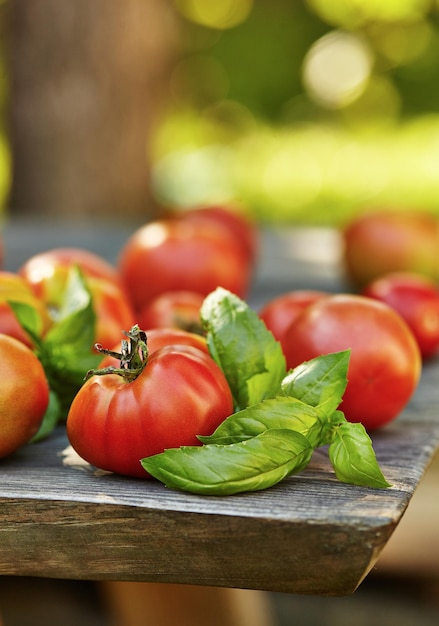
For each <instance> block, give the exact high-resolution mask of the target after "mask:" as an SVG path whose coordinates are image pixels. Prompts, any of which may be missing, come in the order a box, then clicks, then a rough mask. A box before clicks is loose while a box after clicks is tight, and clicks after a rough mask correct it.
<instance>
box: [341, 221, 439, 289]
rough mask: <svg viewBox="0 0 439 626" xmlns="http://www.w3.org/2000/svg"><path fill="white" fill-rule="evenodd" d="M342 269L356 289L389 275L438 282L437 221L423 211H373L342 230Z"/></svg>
mask: <svg viewBox="0 0 439 626" xmlns="http://www.w3.org/2000/svg"><path fill="white" fill-rule="evenodd" d="M343 241H344V257H343V259H344V266H345V269H346V272H347V275H348V277H349V278H350V279H351V280H352V281H353V282H354V284H356V285H359V286H364V285H365V284H367V283H368V282H370V281H371V280H374V279H375V278H379V277H380V276H383V275H384V274H388V273H390V272H415V273H420V274H423V275H425V276H427V277H429V278H431V279H432V280H434V281H436V282H437V281H439V254H438V250H439V220H438V219H437V218H436V217H435V216H433V215H431V214H428V213H425V212H422V211H405V210H401V209H400V210H397V209H395V210H391V211H383V210H382V211H380V210H377V211H374V212H370V213H366V214H364V215H360V216H358V217H356V218H354V219H353V220H352V221H351V222H350V223H349V224H348V225H347V226H346V227H345V229H344V230H343Z"/></svg>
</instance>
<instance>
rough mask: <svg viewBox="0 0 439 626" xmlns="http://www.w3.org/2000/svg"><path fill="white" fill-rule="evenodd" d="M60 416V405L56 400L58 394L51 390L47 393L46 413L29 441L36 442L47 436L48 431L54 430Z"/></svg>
mask: <svg viewBox="0 0 439 626" xmlns="http://www.w3.org/2000/svg"><path fill="white" fill-rule="evenodd" d="M60 416H61V405H60V402H59V400H58V396H57V395H56V393H54V392H53V391H51V392H50V394H49V405H48V407H47V410H46V413H45V414H44V417H43V421H42V422H41V424H40V427H39V429H38V431H37V433H36V434H35V435H34V436H33V437H32V439H31V440H30V443H36V442H38V441H41V440H42V439H45V438H46V437H48V436H49V435H50V433H51V432H52V431H53V430H54V428H55V426H56V425H57V424H58V420H59V418H60Z"/></svg>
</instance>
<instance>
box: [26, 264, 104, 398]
mask: <svg viewBox="0 0 439 626" xmlns="http://www.w3.org/2000/svg"><path fill="white" fill-rule="evenodd" d="M95 326H96V314H95V311H94V307H93V301H92V296H91V292H90V291H89V289H88V287H87V283H86V281H85V279H84V277H83V275H82V273H81V272H80V270H79V269H78V268H76V267H73V268H72V269H71V270H70V273H69V278H68V282H67V287H66V291H65V294H64V298H63V302H62V306H61V308H60V310H59V317H58V320H57V322H56V323H55V324H54V325H53V326H52V327H51V328H50V330H49V331H48V333H47V334H46V336H45V338H44V341H43V343H42V345H41V347H40V349H39V351H38V356H39V358H40V360H41V362H42V363H43V366H44V369H45V371H46V375H47V378H48V380H49V383H50V387H51V389H53V390H54V391H55V392H56V393H57V395H58V397H59V399H60V401H61V403H62V404H63V405H64V406H65V407H67V406H68V405H69V403H70V402H71V400H72V399H73V396H74V395H75V393H76V392H77V391H78V389H79V387H81V385H82V384H83V382H84V376H85V374H86V372H87V371H88V370H89V369H93V368H95V367H97V365H98V363H99V361H100V360H101V358H102V357H101V356H100V355H98V354H94V353H93V351H92V350H93V344H94V341H95Z"/></svg>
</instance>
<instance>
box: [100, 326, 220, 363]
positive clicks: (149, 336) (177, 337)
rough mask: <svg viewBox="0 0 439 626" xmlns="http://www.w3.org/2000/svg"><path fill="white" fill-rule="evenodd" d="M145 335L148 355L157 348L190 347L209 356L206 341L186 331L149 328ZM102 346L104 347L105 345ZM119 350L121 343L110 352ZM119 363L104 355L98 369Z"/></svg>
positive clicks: (196, 334)
mask: <svg viewBox="0 0 439 626" xmlns="http://www.w3.org/2000/svg"><path fill="white" fill-rule="evenodd" d="M145 334H146V344H147V347H148V353H149V354H152V353H153V352H155V351H156V350H158V349H159V348H163V347H164V346H171V345H174V346H175V345H177V346H192V347H193V348H198V350H201V351H202V352H205V353H206V354H209V349H208V347H207V341H206V339H205V338H204V337H202V336H201V335H199V334H198V333H191V332H189V331H187V330H183V329H182V328H151V329H150V330H147V331H146V332H145ZM102 345H104V346H105V344H102ZM107 345H110V344H107ZM121 348H122V346H121V343H118V344H117V345H115V346H114V347H113V348H112V350H111V352H115V353H120V351H121ZM119 362H120V359H119V358H115V357H112V356H110V355H106V356H105V357H104V358H103V359H102V361H101V363H100V365H99V367H100V368H104V367H110V366H112V367H119Z"/></svg>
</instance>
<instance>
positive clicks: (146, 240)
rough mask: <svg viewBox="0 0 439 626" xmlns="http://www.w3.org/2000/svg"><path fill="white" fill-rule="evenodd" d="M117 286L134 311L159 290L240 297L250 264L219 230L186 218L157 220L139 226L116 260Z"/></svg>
mask: <svg viewBox="0 0 439 626" xmlns="http://www.w3.org/2000/svg"><path fill="white" fill-rule="evenodd" d="M119 269H120V274H121V277H122V281H123V284H124V286H125V288H126V291H127V292H128V294H129V296H130V298H131V302H132V305H133V307H134V309H135V310H136V311H137V312H139V311H140V310H141V309H142V308H143V307H144V306H145V304H146V302H148V301H149V300H151V299H152V298H155V297H157V296H158V295H160V294H161V293H163V292H165V291H175V290H187V291H195V292H197V293H200V294H201V295H203V296H206V295H207V294H208V293H210V292H211V291H213V290H214V289H216V288H217V287H218V286H221V287H224V289H228V290H229V291H231V292H232V293H235V294H236V295H237V296H239V297H244V296H245V295H246V293H247V290H248V287H249V283H250V275H251V270H250V265H249V262H248V260H247V259H246V257H245V254H244V253H243V251H242V248H241V246H240V245H239V244H238V243H237V242H236V240H235V238H234V237H232V235H230V233H229V232H228V231H227V229H225V228H221V227H220V226H219V225H215V226H212V225H211V224H205V223H197V222H195V221H194V222H191V221H190V220H187V221H185V220H174V219H167V220H157V221H155V222H150V223H149V224H147V225H145V226H143V227H141V228H139V229H138V230H137V231H136V232H135V233H133V235H132V236H131V237H130V239H129V240H128V241H127V242H126V244H125V246H124V247H123V248H122V250H121V254H120V257H119Z"/></svg>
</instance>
